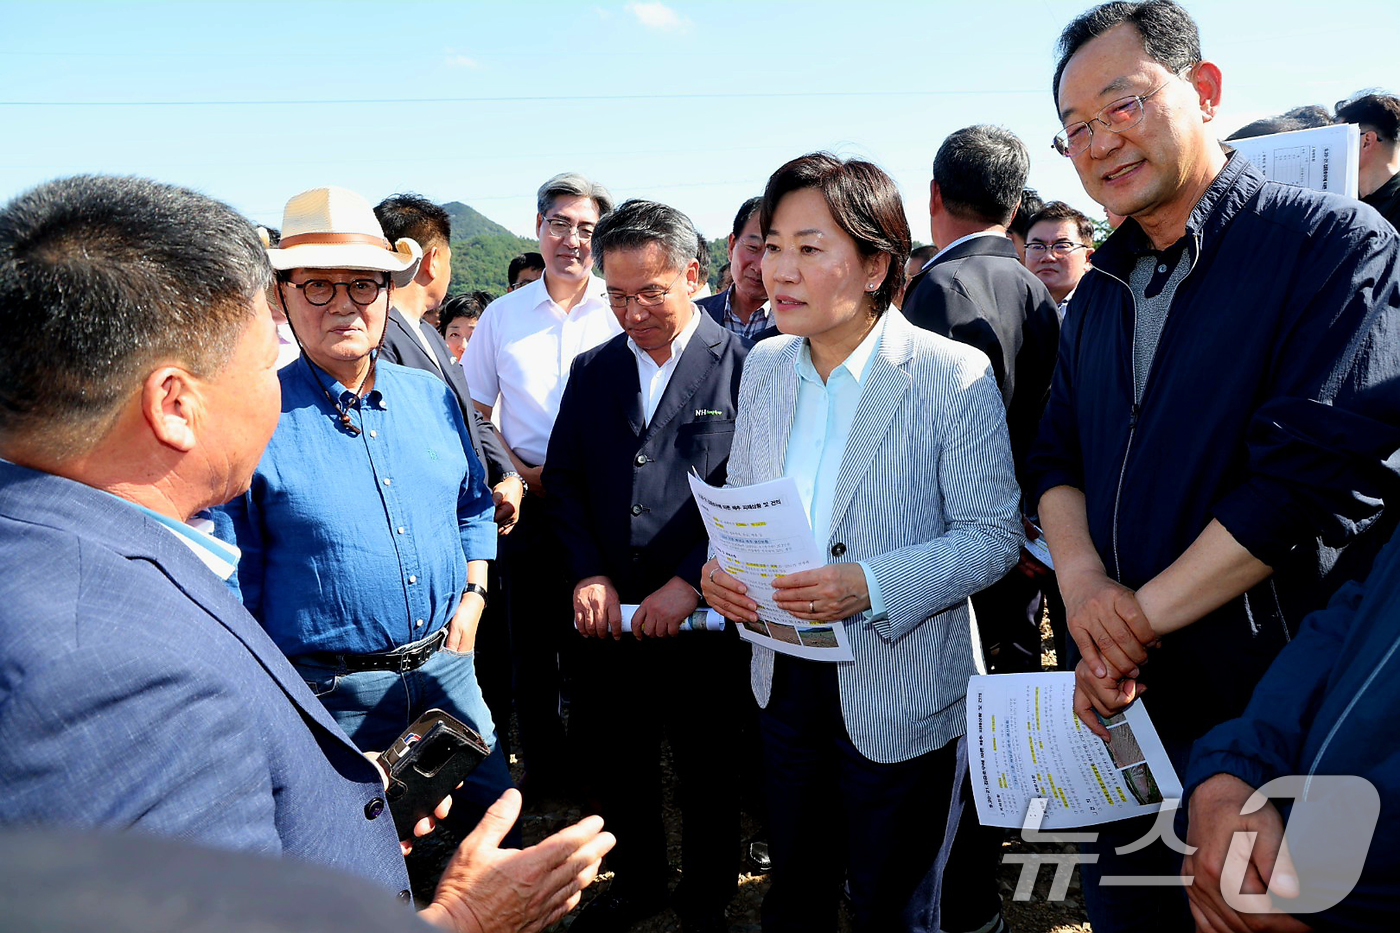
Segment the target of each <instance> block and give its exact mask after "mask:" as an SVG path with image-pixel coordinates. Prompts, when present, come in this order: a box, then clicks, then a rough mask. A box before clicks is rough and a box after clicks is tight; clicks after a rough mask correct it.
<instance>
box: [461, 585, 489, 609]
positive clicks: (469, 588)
mask: <svg viewBox="0 0 1400 933" xmlns="http://www.w3.org/2000/svg"><path fill="white" fill-rule="evenodd" d="M468 593H475V594H476V595H478V596H480V597H481V605H482V606H483V607H485V606H486V604H487V603H488V602H490V600H488V599H487V598H486V587H484V586H482V585H481V584H480V583H468V584H467V585H466V588H465V589H463V590H462V595H463V596H466V595H467V594H468Z"/></svg>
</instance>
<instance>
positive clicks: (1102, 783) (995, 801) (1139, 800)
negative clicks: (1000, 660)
mask: <svg viewBox="0 0 1400 933" xmlns="http://www.w3.org/2000/svg"><path fill="white" fill-rule="evenodd" d="M1142 702H1143V701H1141V700H1139V701H1137V702H1136V703H1134V704H1133V705H1132V706H1129V707H1128V708H1127V709H1126V710H1124V711H1123V712H1121V713H1119V714H1118V715H1117V716H1114V717H1112V718H1111V719H1108V720H1106V721H1105V723H1104V724H1105V725H1106V726H1107V727H1108V732H1109V735H1111V736H1112V739H1111V740H1110V741H1109V742H1108V743H1107V744H1105V743H1104V741H1103V739H1100V738H1099V737H1098V736H1096V735H1094V733H1092V732H1090V731H1089V727H1088V726H1086V725H1084V723H1082V722H1080V721H1079V717H1078V716H1075V715H1074V674H1072V673H1068V672H1065V673H1046V674H993V675H973V676H972V677H971V678H969V680H968V685H967V749H968V752H967V757H968V770H969V771H970V772H971V774H972V791H973V795H974V796H975V797H976V798H977V817H978V819H979V820H981V822H982V825H983V826H1007V827H1020V826H1022V825H1024V821H1025V817H1026V809H1027V807H1028V806H1029V805H1030V802H1031V800H1032V799H1033V798H1036V797H1041V798H1045V800H1046V804H1045V811H1044V814H1045V815H1044V818H1043V819H1042V820H1041V823H1040V828H1041V829H1045V830H1054V829H1068V828H1071V827H1076V826H1092V825H1094V824H1096V823H1109V822H1112V821H1114V820H1122V819H1127V818H1128V817H1130V816H1142V815H1144V814H1150V813H1156V812H1157V811H1159V810H1161V809H1162V808H1163V807H1164V806H1166V807H1169V808H1174V807H1175V806H1176V805H1177V801H1179V800H1180V799H1181V781H1180V779H1179V778H1178V777H1177V774H1176V770H1175V769H1174V768H1173V767H1172V763H1171V760H1170V759H1168V758H1167V752H1166V749H1165V748H1164V747H1163V746H1162V740H1161V739H1160V738H1159V737H1158V736H1157V730H1156V728H1155V727H1153V725H1152V720H1151V719H1150V718H1148V715H1147V710H1146V709H1144V708H1143V705H1142Z"/></svg>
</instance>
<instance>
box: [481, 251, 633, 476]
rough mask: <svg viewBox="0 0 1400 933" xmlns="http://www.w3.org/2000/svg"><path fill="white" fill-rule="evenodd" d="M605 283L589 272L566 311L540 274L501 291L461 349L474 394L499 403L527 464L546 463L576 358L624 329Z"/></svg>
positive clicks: (505, 429)
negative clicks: (579, 295)
mask: <svg viewBox="0 0 1400 933" xmlns="http://www.w3.org/2000/svg"><path fill="white" fill-rule="evenodd" d="M546 275H547V273H546ZM604 288H605V286H604V283H603V280H602V279H600V278H597V277H596V276H591V275H590V276H589V279H588V285H587V288H586V291H585V293H584V297H583V300H582V301H580V302H579V303H578V304H576V305H574V308H573V310H572V311H568V312H566V311H565V310H564V309H563V308H561V307H559V305H557V304H555V302H554V300H553V299H552V298H550V297H549V291H548V290H547V289H546V288H545V279H544V277H541V278H540V279H539V280H537V281H534V282H531V283H530V284H529V285H526V286H525V287H523V288H517V289H516V290H515V291H513V292H506V293H505V294H504V295H502V296H501V297H500V298H497V299H496V300H495V301H493V302H491V304H489V305H487V307H486V310H485V311H483V312H482V314H481V320H480V321H478V322H477V325H476V330H475V331H473V332H472V339H471V340H470V341H469V342H468V343H467V347H466V350H464V351H463V353H462V368H463V369H465V370H466V373H467V383H468V384H469V385H470V386H471V390H472V399H473V400H474V401H477V402H480V403H481V404H482V405H492V406H494V405H495V404H496V403H497V401H499V402H500V411H499V415H500V419H501V420H500V426H501V436H502V437H503V438H504V439H505V442H506V443H507V444H509V445H510V447H511V449H512V450H514V451H515V452H516V453H517V454H518V455H519V456H520V458H521V459H522V460H524V461H525V462H526V463H529V464H531V465H532V466H533V465H538V464H541V463H543V462H544V457H545V451H546V450H547V449H548V448H549V432H550V431H551V430H553V428H554V419H555V417H557V416H558V414H559V399H560V398H561V397H562V396H563V394H564V384H565V383H566V382H567V381H568V379H569V366H570V365H571V364H572V363H573V361H574V357H576V356H578V355H579V354H580V353H582V352H584V351H585V350H591V349H593V348H594V347H596V346H598V345H599V344H600V343H603V342H605V341H607V340H608V339H610V338H612V337H614V336H615V335H617V334H619V333H621V332H622V327H621V325H619V324H618V323H617V316H616V315H615V314H613V311H612V308H611V307H609V306H608V301H607V297H606V293H605V291H604Z"/></svg>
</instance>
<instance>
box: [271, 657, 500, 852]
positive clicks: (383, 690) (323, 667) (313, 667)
mask: <svg viewBox="0 0 1400 933" xmlns="http://www.w3.org/2000/svg"><path fill="white" fill-rule="evenodd" d="M292 666H293V667H295V668H296V669H297V671H298V673H300V674H301V676H302V679H303V680H305V681H306V685H307V686H308V687H310V688H311V692H312V693H314V694H316V697H317V699H319V700H320V701H321V702H322V703H323V704H324V705H325V707H326V709H327V710H328V711H329V712H330V714H331V716H332V717H334V718H335V721H336V722H337V723H338V724H339V725H340V728H342V729H344V730H345V734H346V735H348V736H350V740H351V741H352V742H354V743H355V744H356V745H357V746H359V748H360V749H362V750H364V751H383V750H384V749H385V748H387V747H388V746H389V744H390V743H391V742H393V741H394V739H396V738H398V737H399V734H400V733H402V732H403V731H404V730H405V729H407V728H408V727H409V725H411V724H412V723H413V721H414V720H415V719H417V718H418V717H419V716H421V715H423V713H425V712H426V711H428V710H430V709H441V710H445V711H446V712H448V713H451V714H452V715H453V716H456V717H457V718H458V719H460V720H461V721H462V722H464V723H466V724H467V725H469V726H471V727H472V728H473V729H475V730H476V731H477V732H479V733H481V737H482V738H483V739H485V740H486V743H487V744H488V745H490V746H491V755H490V756H489V757H488V758H487V759H486V760H485V761H483V762H482V763H481V764H479V765H477V767H476V770H474V771H472V773H471V774H470V775H468V777H467V780H466V782H465V783H464V784H463V786H462V788H461V789H460V790H457V791H454V792H453V794H452V817H451V819H452V822H453V823H454V824H455V825H458V826H461V827H463V828H464V829H469V828H470V827H471V826H473V825H475V823H476V821H477V820H479V819H481V816H482V814H484V813H485V812H486V808H487V807H489V806H491V804H493V803H495V801H496V799H497V798H498V797H500V796H501V794H502V793H504V792H505V790H506V788H508V787H514V786H515V785H514V783H513V782H512V781H511V779H510V768H509V767H508V766H507V764H506V760H505V756H504V755H503V754H502V753H501V749H500V745H499V743H498V742H497V741H496V730H495V727H494V725H493V724H492V722H491V712H490V710H488V709H487V708H486V701H485V700H483V699H482V697H481V687H480V685H478V684H477V682H476V658H475V657H474V656H473V655H472V654H471V653H467V654H455V653H453V652H451V651H447V650H446V649H443V650H440V651H438V652H437V653H436V654H434V655H433V656H432V657H430V658H429V659H428V660H427V661H426V662H425V663H424V664H423V666H422V667H420V668H418V669H417V670H413V671H409V672H408V673H406V674H399V673H395V672H393V671H357V672H355V673H353V674H352V673H349V672H348V671H346V670H345V669H344V668H343V667H340V668H339V669H337V666H336V665H334V664H323V663H320V662H318V661H308V660H305V659H303V658H293V659H292ZM505 844H506V845H508V846H517V847H518V846H519V845H520V829H519V827H518V826H517V827H515V828H512V829H511V832H510V835H508V836H507V837H506V840H505Z"/></svg>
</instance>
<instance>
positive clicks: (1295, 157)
mask: <svg viewBox="0 0 1400 933" xmlns="http://www.w3.org/2000/svg"><path fill="white" fill-rule="evenodd" d="M1226 145H1230V146H1234V147H1235V149H1236V150H1237V151H1238V152H1239V153H1240V155H1242V156H1244V157H1245V158H1246V159H1248V160H1249V161H1251V162H1253V163H1254V167H1255V168H1257V169H1259V171H1260V172H1262V173H1263V174H1264V177H1265V178H1268V179H1269V180H1271V181H1281V182H1283V183H1284V184H1286V185H1299V186H1301V187H1304V188H1315V189H1317V190H1318V191H1331V192H1334V193H1336V194H1341V195H1345V196H1346V197H1349V198H1354V197H1356V196H1357V195H1356V192H1357V190H1358V187H1357V186H1358V180H1359V178H1360V170H1359V168H1358V161H1357V160H1358V159H1359V158H1360V155H1361V135H1360V133H1358V132H1357V127H1356V125H1355V124H1347V123H1339V124H1337V125H1335V126H1316V127H1313V128H1312V129H1307V130H1294V131H1293V132H1291V133H1273V134H1271V135H1269V136H1255V137H1253V138H1250V139H1232V140H1229V142H1228V143H1227V144H1226Z"/></svg>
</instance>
